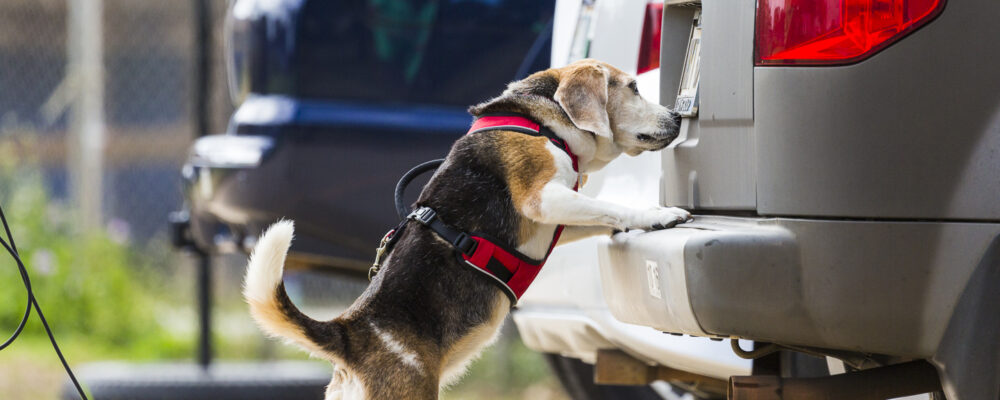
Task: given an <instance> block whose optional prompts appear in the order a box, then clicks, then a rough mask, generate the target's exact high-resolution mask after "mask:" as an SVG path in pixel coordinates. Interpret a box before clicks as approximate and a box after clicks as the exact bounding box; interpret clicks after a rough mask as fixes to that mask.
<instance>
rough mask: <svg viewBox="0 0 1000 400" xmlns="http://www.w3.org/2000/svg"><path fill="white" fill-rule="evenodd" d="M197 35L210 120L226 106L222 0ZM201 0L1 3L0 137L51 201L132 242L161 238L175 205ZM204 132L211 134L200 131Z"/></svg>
mask: <svg viewBox="0 0 1000 400" xmlns="http://www.w3.org/2000/svg"><path fill="white" fill-rule="evenodd" d="M209 5H210V12H209V13H208V14H209V15H208V18H211V19H212V21H211V24H210V26H212V27H213V29H215V31H213V32H212V35H211V37H210V38H208V40H207V41H206V43H204V45H205V46H206V48H205V50H206V54H207V55H208V56H209V57H210V62H211V64H210V65H211V68H210V71H212V73H213V75H212V76H211V77H210V79H209V80H208V81H209V82H211V86H210V88H209V93H210V99H211V101H210V102H209V109H210V110H211V114H210V117H211V118H210V127H211V129H212V130H213V132H218V131H221V130H222V129H223V128H224V126H225V122H226V119H227V117H228V115H229V114H230V113H231V111H232V106H231V105H230V104H229V101H228V96H226V90H225V87H224V82H225V79H224V68H223V65H222V60H221V56H222V48H221V47H222V45H221V43H222V40H221V27H222V25H223V24H222V23H221V21H222V18H224V15H225V8H226V6H227V4H226V2H225V1H221V0H220V1H211V2H209ZM197 6H198V2H197V1H171V0H158V1H139V0H97V1H94V0H4V1H2V2H0V147H2V148H3V149H6V153H7V154H5V157H4V158H7V160H6V161H5V163H6V164H11V165H10V167H9V168H14V167H20V168H37V169H39V170H41V171H42V172H43V175H44V184H45V187H46V189H47V190H48V192H49V193H50V195H51V196H52V199H53V200H55V201H59V202H64V203H66V204H70V205H72V206H74V208H75V209H77V210H78V211H79V212H80V213H81V214H83V215H80V216H78V219H79V220H80V221H81V222H82V223H83V224H84V225H85V226H86V225H96V226H100V227H105V228H108V229H109V230H110V231H111V232H113V233H114V234H117V235H120V236H121V237H122V238H125V239H127V240H128V241H129V242H133V243H138V244H144V243H146V242H148V241H149V240H151V239H154V238H157V237H162V236H164V233H165V230H166V224H165V219H166V214H167V213H168V212H170V211H173V210H177V209H179V207H180V205H181V201H182V198H181V188H180V174H179V170H180V166H181V163H182V162H183V160H184V158H185V155H186V152H187V148H188V146H189V145H190V143H191V139H192V137H193V136H194V135H196V134H198V133H200V132H194V129H195V128H194V126H195V124H194V118H195V116H196V112H197V110H195V109H194V105H195V104H196V102H195V101H194V96H195V93H194V91H195V89H196V88H195V83H196V82H195V77H196V76H197V75H196V72H197V69H196V61H197V60H195V57H196V55H197V54H198V51H197V50H198V48H197V46H199V45H200V44H202V43H199V38H197V37H196V32H197V30H196V27H197V24H198V21H197V18H198V13H197ZM206 133H210V132H206Z"/></svg>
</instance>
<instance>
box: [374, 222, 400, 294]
mask: <svg viewBox="0 0 1000 400" xmlns="http://www.w3.org/2000/svg"><path fill="white" fill-rule="evenodd" d="M395 233H396V230H395V229H392V230H390V231H389V232H386V233H385V236H382V241H381V242H379V244H378V248H377V249H375V262H374V263H372V267H371V268H369V269H368V281H369V282H370V281H371V280H372V277H374V276H375V275H377V274H378V270H379V267H381V266H382V256H384V255H385V250H386V247H388V244H389V241H390V240H392V235H394V234H395Z"/></svg>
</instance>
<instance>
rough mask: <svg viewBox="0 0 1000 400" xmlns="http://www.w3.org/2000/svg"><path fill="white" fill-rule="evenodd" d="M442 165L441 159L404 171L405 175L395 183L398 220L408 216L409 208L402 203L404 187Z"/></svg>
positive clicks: (442, 160)
mask: <svg viewBox="0 0 1000 400" xmlns="http://www.w3.org/2000/svg"><path fill="white" fill-rule="evenodd" d="M443 163H444V159H443V158H440V159H437V160H430V161H427V162H424V163H421V164H420V165H417V166H416V167H413V168H411V169H410V170H409V171H406V173H405V174H403V177H402V178H399V182H396V193H395V200H396V215H399V218H400V219H405V218H406V216H407V215H409V214H410V210H409V207H407V206H406V204H404V203H403V193H404V192H405V191H406V186H407V185H409V184H410V181H412V180H413V178H416V177H418V176H420V175H422V174H423V173H425V172H427V171H433V170H436V169H437V168H438V167H440V166H441V164H443Z"/></svg>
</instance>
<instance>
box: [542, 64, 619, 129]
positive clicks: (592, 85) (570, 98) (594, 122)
mask: <svg viewBox="0 0 1000 400" xmlns="http://www.w3.org/2000/svg"><path fill="white" fill-rule="evenodd" d="M554 99H555V100H556V101H557V102H558V103H559V106H560V107H562V109H563V110H564V111H566V115H568V116H569V119H570V120H571V121H573V125H576V127H577V128H580V129H583V130H585V131H590V132H592V133H594V134H595V135H598V136H604V137H606V138H608V139H613V138H614V134H612V133H611V123H610V122H609V121H608V109H607V107H608V71H607V70H606V69H604V68H602V67H600V66H598V65H582V66H580V67H578V68H573V69H571V70H569V71H566V72H565V73H564V74H563V75H562V77H561V79H560V80H559V88H558V89H556V94H555V96H554Z"/></svg>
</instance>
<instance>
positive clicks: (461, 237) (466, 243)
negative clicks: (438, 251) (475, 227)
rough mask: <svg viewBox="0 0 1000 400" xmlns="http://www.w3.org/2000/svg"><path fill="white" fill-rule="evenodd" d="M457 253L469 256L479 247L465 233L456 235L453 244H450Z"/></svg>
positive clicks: (477, 243)
mask: <svg viewBox="0 0 1000 400" xmlns="http://www.w3.org/2000/svg"><path fill="white" fill-rule="evenodd" d="M452 245H454V246H455V248H456V249H458V251H461V252H462V253H465V255H467V256H471V255H472V253H475V252H476V247H477V246H478V245H479V242H477V241H476V240H475V239H473V238H471V237H469V235H467V234H466V233H465V232H462V233H460V234H458V237H457V238H455V243H452Z"/></svg>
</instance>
